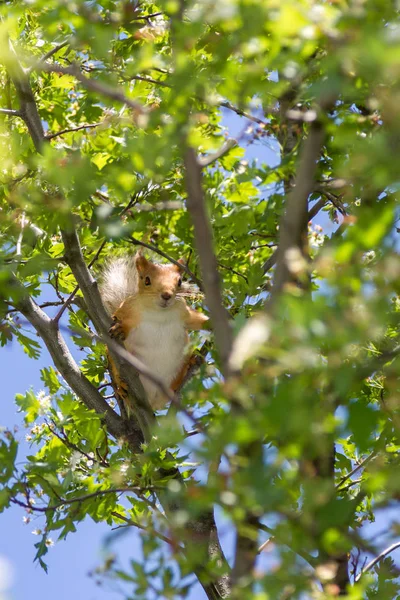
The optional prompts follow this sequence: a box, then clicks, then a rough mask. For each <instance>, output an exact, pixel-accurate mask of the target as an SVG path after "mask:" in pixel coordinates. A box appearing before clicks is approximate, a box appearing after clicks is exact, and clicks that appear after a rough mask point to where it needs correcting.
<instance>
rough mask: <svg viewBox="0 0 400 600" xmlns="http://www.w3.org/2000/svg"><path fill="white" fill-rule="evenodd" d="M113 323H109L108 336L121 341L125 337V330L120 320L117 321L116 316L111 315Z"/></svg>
mask: <svg viewBox="0 0 400 600" xmlns="http://www.w3.org/2000/svg"><path fill="white" fill-rule="evenodd" d="M113 322H114V324H113V325H111V327H110V329H109V330H108V333H109V334H110V336H111V337H112V338H114V339H116V340H121V342H123V341H124V340H125V338H126V335H125V331H124V329H123V327H122V323H121V321H119V320H118V319H117V318H116V317H113Z"/></svg>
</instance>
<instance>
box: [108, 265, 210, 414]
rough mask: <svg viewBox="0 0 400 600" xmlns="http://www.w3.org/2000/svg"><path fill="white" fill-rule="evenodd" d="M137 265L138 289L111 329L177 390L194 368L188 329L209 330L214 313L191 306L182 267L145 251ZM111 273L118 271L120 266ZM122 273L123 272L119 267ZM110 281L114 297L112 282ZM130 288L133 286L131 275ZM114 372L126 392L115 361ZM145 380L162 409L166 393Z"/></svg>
mask: <svg viewBox="0 0 400 600" xmlns="http://www.w3.org/2000/svg"><path fill="white" fill-rule="evenodd" d="M133 264H134V268H135V273H134V274H132V280H133V277H135V278H136V279H135V285H136V287H137V292H136V293H135V294H133V295H132V294H131V295H129V296H128V297H126V298H125V299H124V300H123V302H122V303H121V304H120V305H119V306H118V308H117V310H115V312H114V314H113V320H114V324H113V326H112V327H111V329H110V334H111V335H112V336H114V337H117V338H119V339H121V340H124V342H125V347H126V348H127V350H129V351H130V352H132V354H134V355H135V356H137V357H138V358H139V359H140V360H141V361H142V362H143V363H144V364H145V365H146V366H147V367H149V368H151V369H152V371H153V372H154V374H155V375H157V376H158V377H159V379H161V380H162V381H163V382H164V384H165V385H167V386H168V387H170V388H171V389H172V390H174V391H175V390H176V389H177V388H178V387H179V385H180V384H181V383H182V381H183V379H184V377H185V375H186V373H187V370H188V368H189V367H190V362H191V358H187V357H186V356H185V348H186V346H187V343H188V335H187V331H188V330H199V329H204V328H205V327H206V323H207V321H208V317H206V315H204V314H202V313H200V312H198V311H196V310H193V309H191V308H189V307H188V306H187V305H186V302H185V300H184V299H183V297H181V296H179V290H180V289H181V283H182V280H181V269H180V268H179V266H177V265H157V264H154V263H152V262H150V261H148V260H147V259H146V258H145V257H144V256H142V255H141V254H139V255H137V256H136V258H135V261H134V263H133ZM124 268H125V267H124ZM109 272H110V273H113V272H114V273H115V269H114V271H112V269H111V270H109ZM124 273H126V271H125V272H124ZM117 275H121V273H118V272H117ZM128 275H129V273H128ZM116 279H118V277H117V278H116ZM120 279H121V277H120ZM136 282H137V284H136ZM106 283H107V286H108V287H107V291H108V298H109V297H110V294H112V281H107V282H106ZM127 287H128V288H129V289H132V287H133V286H132V281H131V280H130V282H129V285H128V286H127ZM110 290H111V292H110ZM118 294H119V297H121V293H120V291H118V290H116V295H118ZM109 304H110V303H109ZM111 371H112V375H113V377H114V379H115V381H116V383H117V390H118V393H120V395H121V396H122V397H124V396H126V390H124V386H123V382H121V380H120V378H119V375H116V373H115V371H116V369H115V367H114V368H113V366H112V367H111ZM141 380H142V383H143V386H144V388H145V390H146V392H147V395H148V398H149V402H150V404H151V405H152V407H153V408H154V409H159V408H162V407H163V406H164V405H165V403H166V398H165V397H163V395H162V394H161V393H160V391H159V390H158V389H157V387H155V386H154V384H152V383H151V382H149V380H148V379H146V378H144V377H141Z"/></svg>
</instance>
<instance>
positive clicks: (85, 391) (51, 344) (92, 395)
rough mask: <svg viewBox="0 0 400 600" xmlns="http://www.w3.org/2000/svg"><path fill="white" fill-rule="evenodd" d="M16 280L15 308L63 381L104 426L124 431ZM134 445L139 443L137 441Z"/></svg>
mask: <svg viewBox="0 0 400 600" xmlns="http://www.w3.org/2000/svg"><path fill="white" fill-rule="evenodd" d="M15 284H16V285H17V286H18V288H19V289H20V290H21V292H22V298H21V299H20V300H19V301H18V303H17V308H18V309H19V311H20V312H21V313H22V314H23V315H24V316H25V317H26V319H27V320H28V321H29V322H30V323H31V325H32V326H33V327H34V328H35V330H36V331H37V333H38V334H39V336H40V337H41V339H42V340H43V342H44V343H45V345H46V348H47V350H48V351H49V353H50V356H51V358H52V359H53V362H54V364H55V366H56V368H57V369H58V370H59V371H60V373H61V375H62V376H63V377H64V379H65V381H66V382H67V383H68V385H69V386H70V387H71V389H72V390H73V391H74V393H75V394H76V395H77V396H78V397H79V398H80V399H81V400H82V402H83V403H84V404H85V405H86V406H87V407H88V408H89V409H91V410H95V411H96V412H97V413H98V414H100V415H102V416H103V417H104V419H105V422H106V425H107V428H108V429H109V431H110V433H111V434H112V435H113V436H114V437H116V438H121V437H123V436H124V434H125V426H124V422H123V420H122V419H121V417H120V416H119V415H117V413H116V412H115V411H114V410H112V408H111V407H110V406H109V405H108V404H107V402H106V401H105V400H104V398H103V396H102V395H101V394H100V393H99V391H98V390H97V388H96V387H95V386H94V385H92V384H91V383H90V381H89V380H88V379H87V378H86V377H85V376H84V375H83V374H82V372H81V370H80V369H79V367H78V365H77V364H76V362H75V360H74V359H73V357H72V354H71V353H70V351H69V349H68V346H67V344H66V343H65V340H64V338H63V337H62V335H61V333H60V330H59V329H58V327H57V325H55V324H54V323H53V322H52V320H51V319H50V317H48V316H47V315H46V313H45V312H43V311H42V309H41V308H39V306H38V305H37V304H36V303H35V302H34V300H33V299H32V298H31V297H30V296H28V295H27V294H26V291H25V288H23V286H22V285H21V284H20V283H19V282H18V281H17V280H15ZM136 446H137V447H139V446H140V443H139V442H137V443H136Z"/></svg>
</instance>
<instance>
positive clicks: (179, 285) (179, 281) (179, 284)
mask: <svg viewBox="0 0 400 600" xmlns="http://www.w3.org/2000/svg"><path fill="white" fill-rule="evenodd" d="M181 285H182V279H181V278H180V277H179V279H178V287H181Z"/></svg>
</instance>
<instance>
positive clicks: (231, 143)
mask: <svg viewBox="0 0 400 600" xmlns="http://www.w3.org/2000/svg"><path fill="white" fill-rule="evenodd" d="M235 146H237V140H234V139H233V138H231V139H229V140H226V141H225V142H224V144H222V146H221V148H220V149H219V150H217V151H216V152H214V153H213V154H209V155H207V156H202V157H200V158H198V159H197V162H198V163H199V165H200V167H202V168H204V167H208V166H210V165H212V163H214V162H215V161H216V160H218V159H220V158H221V157H222V156H224V155H225V154H227V153H228V152H229V150H231V148H234V147H235Z"/></svg>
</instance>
